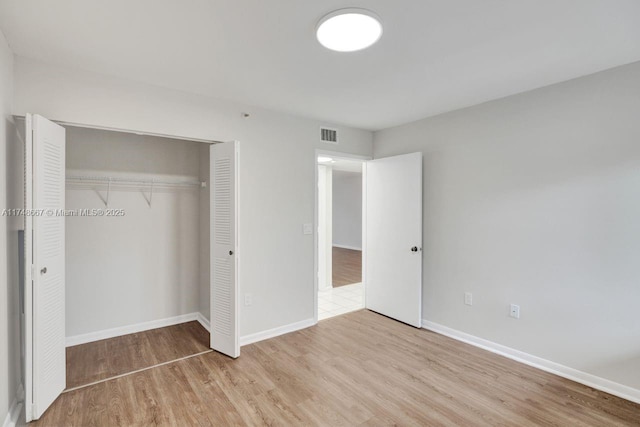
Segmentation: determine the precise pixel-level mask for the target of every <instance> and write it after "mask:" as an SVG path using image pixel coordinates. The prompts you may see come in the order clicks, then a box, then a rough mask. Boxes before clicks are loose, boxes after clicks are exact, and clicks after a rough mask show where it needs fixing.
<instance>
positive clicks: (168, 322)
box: [66, 313, 202, 347]
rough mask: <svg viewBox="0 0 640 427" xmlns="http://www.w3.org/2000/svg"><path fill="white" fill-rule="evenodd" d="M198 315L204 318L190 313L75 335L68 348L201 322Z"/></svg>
mask: <svg viewBox="0 0 640 427" xmlns="http://www.w3.org/2000/svg"><path fill="white" fill-rule="evenodd" d="M198 315H200V316H202V315H201V314H200V313H189V314H183V315H180V316H174V317H167V318H166V319H158V320H151V321H149V322H142V323H136V324H134V325H127V326H121V327H119V328H112V329H105V330H102V331H96V332H90V333H88V334H81V335H74V336H71V337H67V339H66V346H67V347H71V346H74V345H79V344H86V343H88V342H93V341H99V340H104V339H107V338H114V337H119V336H122V335H128V334H135V333H137V332H142V331H148V330H150V329H156V328H164V327H165V326H172V325H178V324H180V323H186V322H191V321H193V320H199V319H198Z"/></svg>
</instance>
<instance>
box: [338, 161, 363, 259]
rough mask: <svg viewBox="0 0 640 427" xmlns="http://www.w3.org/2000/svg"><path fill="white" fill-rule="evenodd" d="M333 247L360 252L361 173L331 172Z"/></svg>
mask: <svg viewBox="0 0 640 427" xmlns="http://www.w3.org/2000/svg"><path fill="white" fill-rule="evenodd" d="M333 245H334V246H341V247H346V248H348V249H358V250H362V173H358V172H346V171H340V170H334V171H333Z"/></svg>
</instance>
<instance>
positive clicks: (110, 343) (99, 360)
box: [67, 321, 209, 389]
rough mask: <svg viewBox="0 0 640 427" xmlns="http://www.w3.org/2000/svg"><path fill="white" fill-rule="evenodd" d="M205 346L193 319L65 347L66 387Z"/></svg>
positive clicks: (206, 341)
mask: <svg viewBox="0 0 640 427" xmlns="http://www.w3.org/2000/svg"><path fill="white" fill-rule="evenodd" d="M208 348H209V332H207V330H206V329H205V328H203V327H202V325H201V324H200V323H198V322H195V321H194V322H187V323H182V324H179V325H173V326H167V327H165V328H157V329H152V330H149V331H144V332H139V333H136V334H129V335H124V336H120V337H115V338H109V339H105V340H100V341H95V342H91V343H87V344H81V345H76V346H73V347H67V389H70V388H74V387H78V386H82V385H85V384H90V383H93V382H95V381H100V380H103V379H106V378H111V377H115V376H117V375H121V374H125V373H128V372H133V371H136V370H138V369H142V368H146V367H150V366H154V365H157V364H159V363H164V362H168V361H171V360H176V359H179V358H182V357H185V356H190V355H192V354H197V353H200V352H202V351H205V350H207V349H208Z"/></svg>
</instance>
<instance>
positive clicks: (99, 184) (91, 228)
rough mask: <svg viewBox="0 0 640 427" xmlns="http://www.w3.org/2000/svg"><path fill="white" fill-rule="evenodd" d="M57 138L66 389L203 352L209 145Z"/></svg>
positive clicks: (89, 133) (111, 136) (84, 131)
mask: <svg viewBox="0 0 640 427" xmlns="http://www.w3.org/2000/svg"><path fill="white" fill-rule="evenodd" d="M64 127H65V130H66V150H65V152H66V154H65V158H66V168H65V169H66V170H65V176H66V179H65V187H66V188H65V190H66V199H65V211H66V212H65V247H66V250H65V255H66V256H65V260H66V261H65V266H66V281H65V282H66V283H65V284H66V299H65V312H66V322H65V323H66V327H65V331H66V365H67V369H66V389H67V390H70V389H73V388H77V387H82V386H84V385H87V384H91V383H95V382H97V381H103V380H106V379H108V378H112V377H115V376H118V375H122V374H126V373H129V372H133V371H137V370H140V369H145V368H149V367H151V366H154V365H158V364H161V363H166V362H169V361H172V360H175V359H179V358H183V357H187V356H192V355H194V354H198V353H202V352H205V351H210V350H209V331H208V330H207V329H206V328H205V326H203V325H208V323H209V314H208V313H209V299H210V293H209V249H208V248H209V239H208V236H209V233H208V229H209V227H208V223H209V220H208V218H209V198H208V190H209V189H208V187H207V183H208V181H209V176H208V175H209V155H208V150H209V144H205V143H201V142H192V141H186V140H178V139H171V138H167V137H159V136H150V135H136V134H131V133H125V132H117V131H110V130H99V129H90V128H82V127H74V126H64ZM198 320H199V321H198Z"/></svg>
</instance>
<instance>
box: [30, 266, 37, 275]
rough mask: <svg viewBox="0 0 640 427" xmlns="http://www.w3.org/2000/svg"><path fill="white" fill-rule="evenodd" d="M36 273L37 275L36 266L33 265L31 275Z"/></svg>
mask: <svg viewBox="0 0 640 427" xmlns="http://www.w3.org/2000/svg"><path fill="white" fill-rule="evenodd" d="M35 275H36V266H35V265H31V277H34V276H35Z"/></svg>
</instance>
